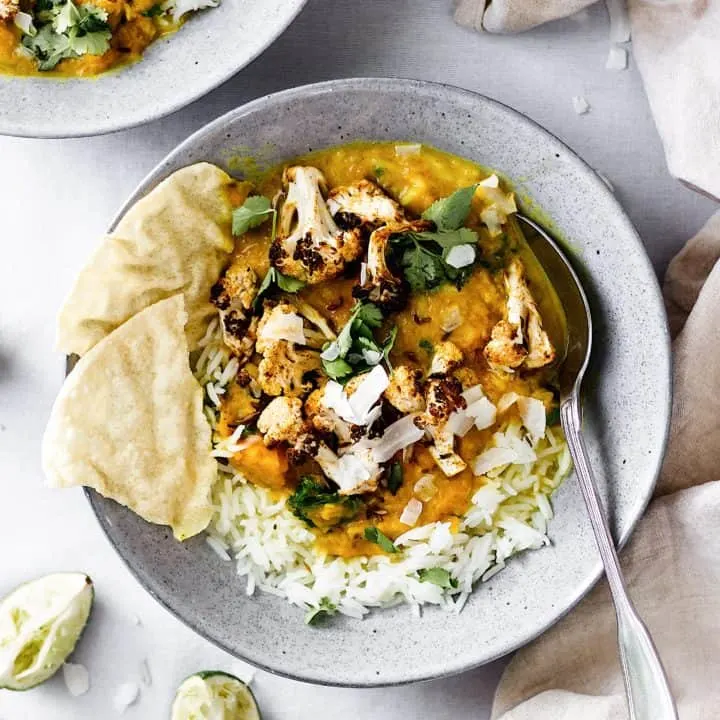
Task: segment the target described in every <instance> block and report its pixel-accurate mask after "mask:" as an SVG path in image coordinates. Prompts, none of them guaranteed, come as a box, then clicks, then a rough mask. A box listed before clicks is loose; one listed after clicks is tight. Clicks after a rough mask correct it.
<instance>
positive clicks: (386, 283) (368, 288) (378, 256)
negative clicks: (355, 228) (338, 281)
mask: <svg viewBox="0 0 720 720" xmlns="http://www.w3.org/2000/svg"><path fill="white" fill-rule="evenodd" d="M430 228H432V224H431V223H429V222H427V221H425V220H415V221H412V222H404V223H398V224H395V225H386V226H385V227H381V228H378V229H377V230H375V231H374V232H373V233H372V234H371V235H370V240H369V242H368V254H367V271H366V277H365V280H364V282H362V283H361V284H360V285H358V286H356V287H355V288H353V295H354V296H355V297H356V298H358V299H359V300H369V301H370V302H373V303H375V304H376V305H379V306H380V307H381V308H383V309H384V310H389V311H392V310H400V309H401V308H402V307H403V306H404V305H405V302H406V301H407V297H408V293H409V289H408V286H407V283H406V282H405V279H404V278H402V277H398V276H396V275H394V274H393V273H392V271H391V270H390V268H389V266H388V262H387V255H388V251H389V250H390V239H391V238H392V236H393V235H397V234H399V233H404V232H423V231H425V230H429V229H430Z"/></svg>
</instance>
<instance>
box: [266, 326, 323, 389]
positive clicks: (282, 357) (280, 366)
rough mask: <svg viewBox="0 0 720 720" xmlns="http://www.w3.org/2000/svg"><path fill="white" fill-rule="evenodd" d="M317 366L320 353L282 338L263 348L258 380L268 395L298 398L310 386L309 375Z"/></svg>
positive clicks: (317, 369) (319, 365)
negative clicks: (299, 346) (298, 346)
mask: <svg viewBox="0 0 720 720" xmlns="http://www.w3.org/2000/svg"><path fill="white" fill-rule="evenodd" d="M320 367H321V360H320V354H319V353H317V352H315V351H313V350H306V349H302V348H301V349H298V348H296V347H295V346H294V344H293V343H291V342H286V341H284V340H281V341H279V342H273V343H271V344H270V345H269V346H268V347H267V348H266V349H265V351H264V353H263V358H262V360H261V361H260V364H259V365H258V382H259V383H260V387H261V388H262V390H263V392H264V393H266V394H267V395H272V396H277V395H289V396H292V397H299V396H302V395H306V394H307V393H309V392H310V391H311V390H312V389H313V383H312V380H311V377H312V375H313V374H315V373H319V372H320Z"/></svg>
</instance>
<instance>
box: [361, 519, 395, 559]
mask: <svg viewBox="0 0 720 720" xmlns="http://www.w3.org/2000/svg"><path fill="white" fill-rule="evenodd" d="M365 539H366V540H367V541H369V542H371V543H375V544H376V545H378V546H379V547H380V549H381V550H384V551H385V552H386V553H396V552H397V551H398V549H397V548H396V547H395V545H394V544H393V541H392V540H391V539H390V538H389V537H388V536H387V535H385V534H383V533H382V532H381V531H380V530H378V529H377V528H376V527H375V526H374V525H371V526H370V527H366V528H365Z"/></svg>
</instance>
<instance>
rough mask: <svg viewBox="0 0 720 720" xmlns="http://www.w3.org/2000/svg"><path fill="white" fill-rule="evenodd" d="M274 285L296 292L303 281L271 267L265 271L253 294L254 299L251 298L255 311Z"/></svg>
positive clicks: (286, 290)
mask: <svg viewBox="0 0 720 720" xmlns="http://www.w3.org/2000/svg"><path fill="white" fill-rule="evenodd" d="M275 287H278V288H280V289H281V290H284V291H285V292H289V293H296V292H297V291H298V290H301V289H302V288H304V287H305V283H304V282H303V281H302V280H298V279H297V278H294V277H290V276H289V275H283V274H282V273H281V272H280V271H279V270H278V269H277V268H274V267H271V268H270V269H269V270H268V271H267V272H266V273H265V277H264V278H263V279H262V282H261V283H260V287H259V288H258V291H257V294H256V295H255V300H253V309H254V310H256V311H257V310H258V309H259V308H260V302H261V301H262V299H263V298H264V297H265V296H266V295H268V294H269V293H271V292H272V291H273V289H274V288H275Z"/></svg>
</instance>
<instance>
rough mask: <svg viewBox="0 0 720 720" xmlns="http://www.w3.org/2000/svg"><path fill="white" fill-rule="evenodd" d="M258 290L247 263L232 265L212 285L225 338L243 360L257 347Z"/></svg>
mask: <svg viewBox="0 0 720 720" xmlns="http://www.w3.org/2000/svg"><path fill="white" fill-rule="evenodd" d="M256 293H257V275H256V274H255V271H254V270H253V269H252V268H250V267H248V266H246V265H231V266H230V267H229V268H228V269H227V270H226V271H225V274H224V275H223V276H222V277H221V278H220V280H218V281H217V282H216V283H215V285H213V287H212V289H211V291H210V301H211V302H212V304H213V305H215V307H216V308H217V309H218V311H219V312H220V322H221V323H222V333H223V341H224V342H225V344H226V345H227V346H228V348H230V350H231V351H232V353H233V354H234V355H236V356H237V357H238V358H239V359H240V361H241V363H242V362H244V361H247V360H248V359H249V358H250V356H251V355H252V354H253V350H254V348H255V333H256V331H257V318H255V317H253V316H252V305H253V301H254V299H255V295H256Z"/></svg>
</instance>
